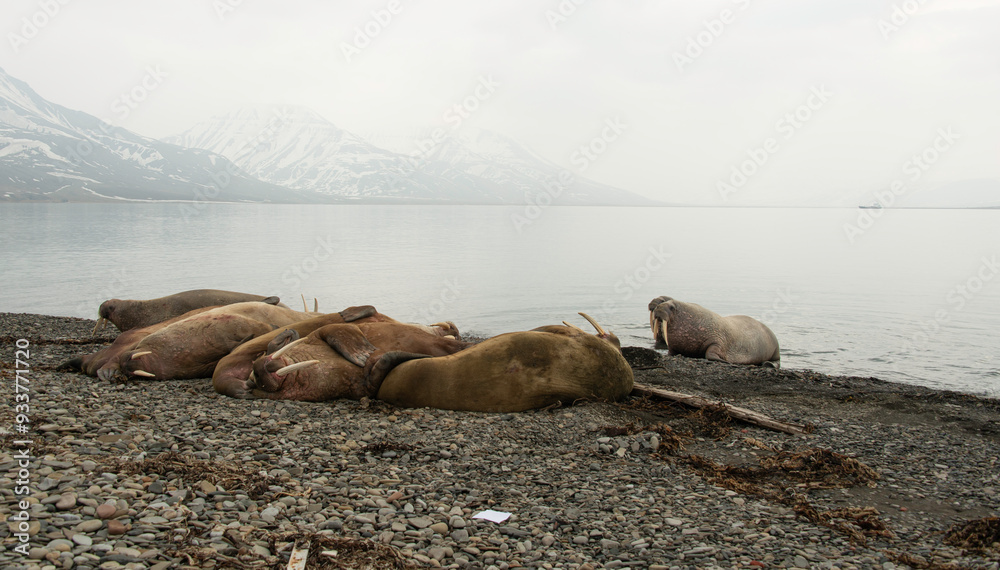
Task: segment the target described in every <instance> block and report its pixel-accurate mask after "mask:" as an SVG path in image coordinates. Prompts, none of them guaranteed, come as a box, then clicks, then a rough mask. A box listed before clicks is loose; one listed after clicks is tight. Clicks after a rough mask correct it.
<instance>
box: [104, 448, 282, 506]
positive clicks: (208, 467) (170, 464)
mask: <svg viewBox="0 0 1000 570" xmlns="http://www.w3.org/2000/svg"><path fill="white" fill-rule="evenodd" d="M111 463H113V465H111V467H113V468H114V470H116V471H119V472H120V473H123V474H127V475H137V474H143V475H149V474H157V475H160V476H161V477H166V476H170V475H172V476H175V477H180V478H181V479H183V480H184V481H185V482H187V483H188V484H194V483H197V482H198V481H202V480H204V481H208V482H209V483H212V484H213V485H221V486H222V487H224V488H225V489H226V490H236V489H240V490H242V491H244V492H246V494H247V496H249V497H250V498H251V499H257V498H259V497H260V496H262V495H263V494H264V493H265V492H266V491H267V488H268V487H269V486H270V485H272V484H274V478H273V477H270V476H268V475H263V474H261V473H255V472H247V471H246V469H245V468H243V467H241V466H239V465H236V464H234V463H232V462H229V461H202V460H199V459H194V458H192V457H190V456H187V455H182V454H180V453H178V452H176V451H167V452H165V453H161V454H159V455H157V456H156V457H153V458H150V459H143V460H141V461H128V460H120V459H116V460H112V461H111Z"/></svg>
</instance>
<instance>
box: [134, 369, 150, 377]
mask: <svg viewBox="0 0 1000 570" xmlns="http://www.w3.org/2000/svg"><path fill="white" fill-rule="evenodd" d="M132 374H135V375H136V376H142V377H144V378H156V374H150V373H149V372H146V371H145V370H133V371H132Z"/></svg>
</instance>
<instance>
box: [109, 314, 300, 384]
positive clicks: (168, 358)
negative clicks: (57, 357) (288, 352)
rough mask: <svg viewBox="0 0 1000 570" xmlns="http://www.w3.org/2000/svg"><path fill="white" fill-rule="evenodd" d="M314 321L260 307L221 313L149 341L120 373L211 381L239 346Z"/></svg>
mask: <svg viewBox="0 0 1000 570" xmlns="http://www.w3.org/2000/svg"><path fill="white" fill-rule="evenodd" d="M313 316H315V315H314V314H313V313H306V312H302V311H296V310H294V309H289V308H287V307H278V306H275V305H270V304H268V303H262V302H259V301H251V302H244V303H233V304H231V305H224V306H221V307H216V308H214V309H210V310H208V311H205V312H203V313H199V314H197V315H193V316H190V317H187V318H185V319H181V320H179V321H176V322H173V323H171V324H170V325H168V326H166V327H163V328H161V329H159V330H157V331H156V332H154V333H152V334H150V335H148V336H146V337H145V338H143V339H142V340H140V341H139V342H137V343H136V344H135V345H134V346H132V348H131V349H130V350H126V351H124V352H122V353H121V354H120V355H119V358H118V371H119V372H121V373H122V374H124V375H125V377H126V378H134V377H137V376H138V377H143V378H151V379H157V380H179V379H185V378H208V377H210V376H211V375H212V372H213V371H214V370H215V365H216V364H217V363H218V362H219V360H220V359H221V358H222V357H224V356H226V355H227V354H229V353H230V352H231V351H232V350H233V349H234V348H236V347H237V346H239V345H240V344H242V343H244V342H246V341H248V340H250V339H252V338H254V337H258V336H261V335H263V334H267V333H269V332H271V331H273V330H275V329H276V328H278V327H283V326H286V325H289V324H292V323H296V322H299V321H302V320H306V319H309V318H311V317H313Z"/></svg>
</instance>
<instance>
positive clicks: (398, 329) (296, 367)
mask: <svg viewBox="0 0 1000 570" xmlns="http://www.w3.org/2000/svg"><path fill="white" fill-rule="evenodd" d="M450 329H452V330H453V329H454V325H451V327H450ZM450 332H451V330H449V327H447V326H444V327H438V328H437V329H436V330H429V329H428V327H424V326H421V325H412V324H405V323H398V322H364V323H351V324H329V325H325V326H322V327H320V328H318V329H316V330H314V331H312V332H311V333H309V335H307V336H304V337H300V336H299V333H298V332H297V331H296V330H295V329H289V330H287V331H285V332H283V333H280V334H279V335H278V336H276V337H274V338H273V339H272V341H271V343H270V344H268V347H267V354H265V355H262V356H260V357H259V358H257V359H256V360H254V361H253V363H252V364H251V367H252V371H251V373H250V375H249V378H248V379H247V380H246V381H245V382H244V383H243V390H244V392H243V393H242V394H239V393H236V391H235V390H234V389H233V388H234V386H233V385H232V384H230V385H229V386H228V387H229V391H228V392H226V393H227V394H229V395H236V396H237V397H248V398H269V399H273V400H305V401H311V402H322V401H326V400H334V399H338V398H350V399H354V400H359V399H361V398H363V397H366V396H367V397H370V398H374V397H375V394H376V393H377V392H378V386H377V385H374V386H373V385H371V384H370V383H369V382H368V378H369V374H368V369H367V368H366V367H365V365H366V364H367V363H368V362H369V360H371V359H377V358H378V356H379V355H381V354H384V353H386V352H387V351H406V353H407V354H411V353H412V354H419V355H427V356H444V355H447V354H452V353H454V352H457V351H460V350H462V349H464V348H466V347H468V346H469V344H468V343H465V342H462V341H460V340H458V339H456V338H454V337H453V336H452V335H451V334H446V333H450ZM220 367H221V364H220ZM236 388H239V386H236ZM217 389H218V386H217Z"/></svg>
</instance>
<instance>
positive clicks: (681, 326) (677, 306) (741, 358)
mask: <svg viewBox="0 0 1000 570" xmlns="http://www.w3.org/2000/svg"><path fill="white" fill-rule="evenodd" d="M649 326H650V328H651V329H652V330H653V338H654V340H655V341H656V346H657V347H658V348H663V347H666V348H668V349H669V350H668V352H667V354H669V355H678V354H679V355H681V356H687V357H690V358H704V359H707V360H715V361H720V362H728V363H730V364H759V365H763V366H772V367H774V368H778V367H780V365H781V353H780V349H779V347H778V338H777V337H776V336H774V333H773V332H772V331H771V329H769V328H767V325H765V324H764V323H762V322H760V321H758V320H757V319H754V318H752V317H748V316H746V315H733V316H728V317H723V316H721V315H719V314H717V313H714V312H712V311H710V310H708V309H706V308H705V307H702V306H701V305H697V304H695V303H684V302H682V301H678V300H676V299H672V298H670V297H666V296H663V297H657V298H655V299H653V300H652V301H650V302H649Z"/></svg>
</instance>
